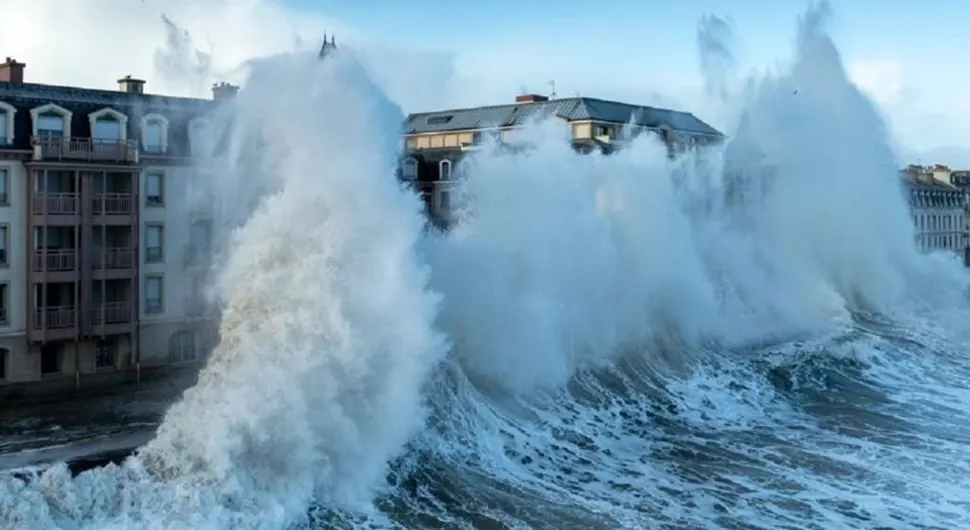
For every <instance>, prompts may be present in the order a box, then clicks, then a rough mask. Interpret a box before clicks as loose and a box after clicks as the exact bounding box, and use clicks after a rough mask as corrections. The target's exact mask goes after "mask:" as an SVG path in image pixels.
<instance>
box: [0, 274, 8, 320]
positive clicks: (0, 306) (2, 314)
mask: <svg viewBox="0 0 970 530" xmlns="http://www.w3.org/2000/svg"><path fill="white" fill-rule="evenodd" d="M9 293H10V284H7V283H0V325H7V324H9V323H10V316H9V310H8V309H7V308H8V307H9V305H10V294H9Z"/></svg>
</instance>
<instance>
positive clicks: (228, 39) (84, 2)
mask: <svg viewBox="0 0 970 530" xmlns="http://www.w3.org/2000/svg"><path fill="white" fill-rule="evenodd" d="M0 10H2V12H4V13H16V14H17V17H16V18H17V23H16V24H8V25H7V26H6V27H5V28H4V30H3V32H0V49H2V50H3V53H4V54H5V55H8V56H12V57H15V58H16V59H18V60H20V61H22V62H25V63H27V69H26V74H25V76H26V78H27V81H28V82H38V83H49V84H64V85H74V86H82V87H90V88H104V89H114V88H115V87H116V80H117V79H118V78H120V77H122V76H124V75H126V74H131V75H133V76H135V77H139V78H142V79H146V80H147V81H148V83H147V86H146V90H148V91H149V92H153V93H163V94H171V95H186V96H196V97H208V96H209V95H210V93H209V87H210V85H211V83H212V82H215V81H219V80H228V81H232V82H240V81H242V80H243V79H244V77H245V70H244V69H241V68H240V67H241V65H243V64H244V63H245V62H246V61H247V60H249V59H252V58H255V57H261V56H267V55H272V54H277V53H281V52H286V51H291V50H294V49H297V48H307V49H309V48H316V47H317V46H319V44H320V42H321V40H322V37H323V34H324V32H328V33H330V34H335V35H337V39H338V42H337V44H338V46H339V45H340V44H345V45H348V46H350V47H353V48H356V49H358V51H359V52H360V54H361V56H362V57H363V58H364V60H365V62H366V63H367V65H368V67H369V68H370V69H371V70H372V71H373V72H374V76H375V77H376V78H378V80H379V82H381V83H382V84H384V85H385V88H386V89H387V90H388V91H389V92H390V95H391V96H392V98H394V99H395V100H397V101H398V103H400V104H401V105H402V106H403V107H405V110H416V109H417V108H419V107H420V108H427V107H428V106H430V105H432V103H433V100H434V99H435V98H438V99H441V98H445V96H446V94H445V93H443V90H448V89H449V87H453V86H454V83H453V82H452V78H453V77H454V76H455V70H454V67H453V62H454V57H452V56H450V55H448V54H444V53H434V52H427V51H422V50H409V49H406V48H400V47H397V48H395V49H393V50H391V49H389V48H387V47H386V46H384V45H383V44H382V43H381V42H380V39H378V38H375V37H374V36H372V35H369V34H367V33H366V31H363V30H361V29H360V28H358V27H355V26H354V25H353V24H352V23H350V22H348V21H345V20H341V19H338V18H336V17H332V16H328V15H327V14H326V13H321V12H317V11H312V12H311V11H303V10H299V9H295V8H292V7H288V6H285V5H284V4H282V3H281V2H277V1H273V0H141V1H136V0H71V1H69V2H48V1H43V2H41V1H37V0H0Z"/></svg>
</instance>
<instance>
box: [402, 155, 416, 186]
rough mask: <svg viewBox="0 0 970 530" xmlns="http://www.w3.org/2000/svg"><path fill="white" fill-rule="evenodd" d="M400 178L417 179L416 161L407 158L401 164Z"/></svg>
mask: <svg viewBox="0 0 970 530" xmlns="http://www.w3.org/2000/svg"><path fill="white" fill-rule="evenodd" d="M401 178H402V179H404V180H408V181H411V180H417V178H418V161H417V160H415V159H413V158H408V159H407V160H405V161H404V163H403V164H401Z"/></svg>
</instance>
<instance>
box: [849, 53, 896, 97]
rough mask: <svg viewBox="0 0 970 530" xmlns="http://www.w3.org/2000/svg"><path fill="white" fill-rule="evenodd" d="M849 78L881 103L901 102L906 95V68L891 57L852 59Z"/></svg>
mask: <svg viewBox="0 0 970 530" xmlns="http://www.w3.org/2000/svg"><path fill="white" fill-rule="evenodd" d="M846 70H847V71H848V73H849V78H850V79H851V80H852V81H853V82H854V83H855V84H856V85H858V86H859V88H861V89H862V90H864V91H865V92H866V93H868V94H869V95H870V96H871V97H872V98H873V99H874V100H875V101H876V102H877V103H879V104H880V105H891V104H895V103H899V102H900V99H901V98H903V97H904V85H903V83H904V80H905V76H906V69H905V66H904V65H903V63H902V62H900V61H894V60H891V59H881V60H860V61H850V62H849V63H848V64H847V65H846Z"/></svg>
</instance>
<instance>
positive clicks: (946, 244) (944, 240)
mask: <svg viewBox="0 0 970 530" xmlns="http://www.w3.org/2000/svg"><path fill="white" fill-rule="evenodd" d="M916 246H917V248H919V250H921V251H923V252H932V251H935V250H960V249H962V248H963V247H964V239H963V235H962V234H947V235H933V236H929V235H918V236H916Z"/></svg>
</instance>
